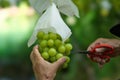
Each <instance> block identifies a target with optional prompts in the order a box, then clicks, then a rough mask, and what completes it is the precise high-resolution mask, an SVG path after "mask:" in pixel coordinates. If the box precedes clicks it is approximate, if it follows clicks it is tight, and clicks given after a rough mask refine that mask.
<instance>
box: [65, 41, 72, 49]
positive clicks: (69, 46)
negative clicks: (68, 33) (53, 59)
mask: <svg viewBox="0 0 120 80" xmlns="http://www.w3.org/2000/svg"><path fill="white" fill-rule="evenodd" d="M65 48H66V50H67V51H70V50H72V45H71V44H70V43H67V44H65Z"/></svg>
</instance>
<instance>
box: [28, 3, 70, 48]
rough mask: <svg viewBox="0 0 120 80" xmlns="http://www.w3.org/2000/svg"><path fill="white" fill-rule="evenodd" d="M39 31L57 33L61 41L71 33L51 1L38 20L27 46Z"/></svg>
mask: <svg viewBox="0 0 120 80" xmlns="http://www.w3.org/2000/svg"><path fill="white" fill-rule="evenodd" d="M39 31H44V32H45V33H48V32H53V33H57V34H59V35H60V36H61V38H62V41H63V42H64V41H65V40H67V39H68V38H69V37H70V35H71V34H72V32H71V30H70V29H69V28H68V26H67V25H66V24H65V22H64V21H63V20H62V18H61V16H60V13H59V11H58V9H57V8H56V5H55V4H54V3H52V5H50V6H49V7H48V8H47V10H46V11H45V12H44V14H43V15H42V16H41V17H40V19H39V20H38V22H37V24H36V27H35V28H34V31H33V34H32V36H31V38H30V39H29V41H28V47H30V46H31V45H32V44H34V42H35V41H36V39H37V37H36V35H37V33H38V32H39Z"/></svg>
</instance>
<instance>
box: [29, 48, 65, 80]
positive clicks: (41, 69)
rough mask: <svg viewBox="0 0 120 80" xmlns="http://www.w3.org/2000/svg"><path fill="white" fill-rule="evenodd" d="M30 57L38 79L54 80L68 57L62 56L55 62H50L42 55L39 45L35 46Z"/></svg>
mask: <svg viewBox="0 0 120 80" xmlns="http://www.w3.org/2000/svg"><path fill="white" fill-rule="evenodd" d="M30 59H31V61H32V65H33V71H34V74H35V77H36V80H54V78H55V76H56V72H57V70H58V68H59V67H60V66H61V65H62V64H63V63H64V62H65V61H66V58H64V57H62V58H60V59H59V60H57V61H56V62H54V63H49V62H48V61H46V60H44V59H43V58H42V56H41V55H40V53H39V51H38V46H35V47H34V48H33V51H32V52H31V55H30Z"/></svg>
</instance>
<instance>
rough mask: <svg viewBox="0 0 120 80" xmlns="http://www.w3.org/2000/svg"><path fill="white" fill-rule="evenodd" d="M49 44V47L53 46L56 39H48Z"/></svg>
mask: <svg viewBox="0 0 120 80" xmlns="http://www.w3.org/2000/svg"><path fill="white" fill-rule="evenodd" d="M47 44H48V46H49V47H52V46H53V45H54V40H52V39H49V40H48V41H47Z"/></svg>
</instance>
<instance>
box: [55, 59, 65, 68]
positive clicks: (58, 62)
mask: <svg viewBox="0 0 120 80" xmlns="http://www.w3.org/2000/svg"><path fill="white" fill-rule="evenodd" d="M65 62H66V58H65V57H61V58H60V59H58V60H57V61H56V62H55V63H54V67H56V68H57V69H58V68H59V67H60V66H61V65H62V64H64V63H65Z"/></svg>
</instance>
